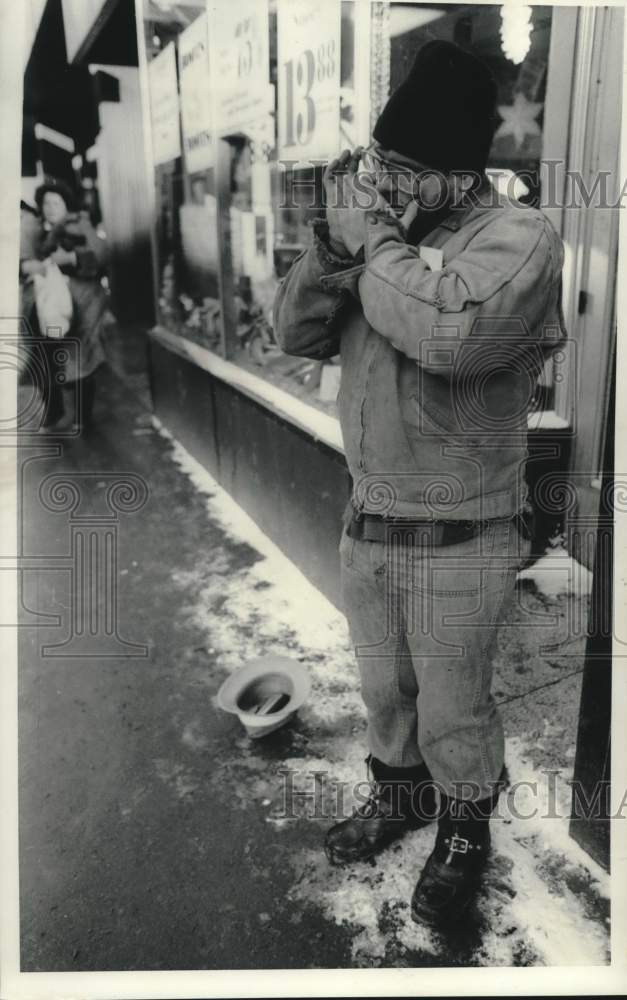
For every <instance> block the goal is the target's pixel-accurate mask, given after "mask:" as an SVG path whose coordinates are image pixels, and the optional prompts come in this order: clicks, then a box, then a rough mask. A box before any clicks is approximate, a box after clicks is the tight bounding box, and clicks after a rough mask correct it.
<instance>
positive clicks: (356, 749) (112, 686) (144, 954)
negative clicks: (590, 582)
mask: <svg viewBox="0 0 627 1000" xmlns="http://www.w3.org/2000/svg"><path fill="white" fill-rule="evenodd" d="M126 374H127V373H126ZM120 375H122V376H124V375H125V372H124V370H120V369H119V368H118V370H117V374H115V373H113V372H111V371H103V372H102V373H101V375H100V382H99V388H98V395H97V401H96V411H95V418H96V423H95V427H94V428H93V429H91V430H90V431H89V432H85V433H84V434H83V435H82V436H81V437H80V438H77V439H73V440H67V441H65V442H62V444H61V446H60V447H59V446H58V445H57V444H56V443H55V442H54V441H52V440H46V439H45V438H42V437H33V438H31V439H29V441H30V445H29V447H25V448H24V449H23V450H22V453H21V462H20V467H21V475H22V491H23V498H24V504H23V511H22V519H21V523H22V529H23V555H28V556H29V557H32V560H33V566H34V568H33V569H29V570H26V571H24V573H23V588H22V609H23V610H22V622H23V628H22V629H21V632H20V789H21V794H20V831H21V832H20V854H21V862H20V863H21V935H22V970H23V971H43V970H46V971H62V970H69V971H79V970H103V971H104V970H132V969H144V970H148V969H229V968H231V969H252V968H313V967H320V968H341V967H350V966H404V967H420V966H446V965H552V964H565V965H568V964H576V963H581V964H603V963H605V962H607V960H608V948H609V936H608V935H609V902H608V899H607V895H608V879H607V876H606V875H605V873H604V872H603V871H602V870H601V869H599V868H598V866H597V865H595V863H594V862H592V861H591V860H590V859H589V858H588V857H587V855H585V854H584V853H583V851H581V849H580V848H578V847H577V845H575V844H574V842H572V841H571V840H570V839H569V838H568V836H567V820H566V819H562V820H557V819H552V820H541V819H540V818H538V817H535V818H532V819H528V820H527V819H521V818H520V817H518V818H516V817H513V818H512V816H511V815H507V816H506V817H505V818H503V819H502V820H496V821H495V822H494V824H493V826H494V831H495V832H494V852H493V857H492V860H491V862H490V866H489V870H488V874H487V876H486V885H485V888H484V890H483V892H482V894H481V896H480V898H479V900H478V902H477V905H476V907H475V910H474V911H473V914H472V915H471V919H467V920H466V921H465V922H464V925H463V927H462V928H461V929H458V930H457V931H456V932H455V933H449V934H445V935H442V934H439V933H435V932H433V931H430V930H429V929H427V928H424V927H419V926H416V925H415V924H413V923H412V922H411V920H410V919H409V910H408V903H409V898H410V895H411V890H412V887H413V883H414V881H415V879H416V877H417V875H418V873H419V871H420V868H421V866H422V864H423V863H424V860H425V858H426V857H427V855H428V853H429V851H430V850H431V845H432V842H433V837H434V830H433V828H427V829H425V830H423V831H419V832H416V833H413V834H411V835H409V836H408V837H406V838H405V839H404V840H403V841H402V842H400V843H399V844H397V845H395V846H393V847H391V848H389V849H388V850H387V851H386V852H384V854H383V855H382V856H381V858H380V859H378V860H377V862H376V863H375V864H373V865H368V866H365V867H364V866H356V865H355V866H349V867H347V868H344V869H334V868H331V867H330V866H329V865H328V863H327V861H326V858H325V856H324V854H323V853H322V851H321V849H320V845H321V840H322V836H323V833H324V829H325V828H326V826H327V825H328V823H329V820H328V818H326V817H324V816H321V813H324V812H328V811H329V808H331V807H332V805H333V801H335V800H334V798H333V795H330V800H331V806H329V801H326V803H325V801H323V802H322V803H321V802H320V800H319V798H316V787H317V786H316V780H318V782H322V786H323V790H324V791H325V795H326V794H327V793H329V790H331V791H332V789H333V787H334V785H333V783H334V782H339V783H340V784H341V783H342V782H345V783H346V786H347V787H348V785H349V784H350V783H351V782H354V781H358V780H361V779H363V778H364V776H365V765H364V761H363V758H364V755H365V750H364V727H365V722H364V715H363V709H362V705H361V700H360V698H359V690H358V681H357V671H356V667H355V664H354V661H353V657H352V653H351V650H350V644H349V640H348V636H347V633H346V627H345V623H344V620H343V618H342V616H341V615H340V614H339V613H338V612H337V611H336V610H335V609H334V608H333V607H332V606H331V605H330V604H329V603H328V602H327V601H326V600H325V599H324V598H323V597H322V596H321V595H320V594H319V593H318V592H316V591H315V590H314V589H313V588H312V587H311V586H310V585H309V584H308V583H307V582H306V581H304V579H303V578H302V576H301V575H300V573H299V572H298V571H297V570H296V569H295V568H294V567H293V566H291V564H289V563H288V561H287V560H286V559H285V558H284V557H283V556H282V555H281V554H280V553H279V552H278V550H276V549H275V548H274V546H272V545H271V543H269V542H268V540H267V539H265V538H264V536H262V535H261V533H260V532H259V531H258V529H256V527H255V526H254V525H253V524H252V522H250V521H249V519H248V518H247V517H246V516H245V515H244V514H243V513H242V512H240V511H239V510H238V509H237V508H236V507H235V505H233V504H232V502H231V501H230V500H229V498H227V497H226V496H225V495H224V494H223V493H222V491H221V490H220V489H219V487H217V485H216V484H214V483H213V482H212V480H211V479H210V477H209V476H208V475H207V474H206V473H205V472H204V470H202V469H201V467H200V466H198V465H197V463H195V462H194V461H193V459H191V458H190V457H189V456H188V455H187V454H186V453H185V452H184V451H183V449H182V448H180V446H178V445H177V444H176V442H173V441H172V440H171V439H170V438H169V437H168V435H167V434H166V433H164V432H163V429H161V428H160V427H159V425H158V422H155V421H154V420H153V418H152V415H151V413H150V411H149V409H148V408H147V403H148V397H147V393H146V391H145V384H144V382H142V379H141V376H140V375H139V374H138V373H137V372H135V373H132V372H131V381H130V382H129V381H128V379H127V380H126V381H124V380H123V379H120V378H119V377H118V376H120ZM50 476H54V477H57V478H56V479H53V480H51V479H49V477H50ZM63 482H69V483H73V484H74V488H75V490H76V491H77V494H78V499H76V497H74V499H72V500H71V502H64V501H63V495H62V494H63V491H64V490H65V492H66V493H67V490H68V489H69V488H70V487H67V486H63V485H62V483H63ZM114 483H118V484H119V483H126V486H122V487H118V492H117V493H115V491H114V492H113V493H112V492H111V490H112V489H113V485H112V484H114ZM42 484H45V485H42ZM120 491H121V492H120ZM112 497H113V500H112ZM116 497H117V500H116ZM120 497H121V499H120ZM125 497H126V499H124V498H125ZM112 504H113V513H112V509H111V507H112ZM134 507H135V508H137V509H133V508H134ZM81 518H82V520H81ZM107 532H108V533H109V534H108V535H107ZM105 535H106V536H107V537H108V538H109V539H110V542H109V543H106V542H102V544H103V545H104V546H105V547H104V549H103V550H102V551H103V552H104V553H106V552H109V554H110V553H111V552H112V551H116V552H117V565H115V580H116V588H115V591H116V592H115V595H113V596H114V598H115V600H113V601H112V599H111V595H110V596H109V599H108V601H109V602H108V605H107V607H108V608H109V611H108V616H106V617H105V618H104V619H103V618H97V617H94V618H93V621H92V620H91V619H90V620H89V621H90V627H91V633H90V635H82V636H78V635H77V629H76V622H74V621H73V619H72V613H71V612H72V607H73V606H74V603H75V598H74V596H73V591H72V581H73V580H75V579H76V573H77V572H78V571H79V569H77V567H79V568H80V565H82V564H81V563H80V559H79V560H78V562H77V559H78V556H77V552H80V553H82V555H81V556H80V558H82V559H85V558H88V555H86V553H87V554H88V553H89V552H93V551H95V550H94V549H90V548H89V546H90V545H92V546H95V547H96V548H97V547H98V545H99V544H100V541H99V540H101V539H102V538H104V537H105ZM80 539H83V541H82V542H81V541H80ZM94 539H95V540H94ZM81 545H82V546H84V547H83V548H80V546H81ZM107 545H109V548H108V549H107V548H106V546H107ZM77 546H78V548H77ZM98 551H100V550H98ZM103 558H104V556H103ZM106 600H107V599H106V597H105V596H103V595H102V594H101V595H100V596H98V595H95V596H94V599H93V602H92V605H91V607H92V608H94V607H100V608H101V610H102V607H101V606H102V605H103V602H105V603H106ZM573 600H576V601H579V602H581V601H582V600H583V599H582V598H576V599H574V598H573V599H570V601H569V599H568V598H559V599H551V600H550V601H547V598H546V597H544V596H543V595H542V594H539V593H537V592H536V591H535V590H534V588H533V587H529V586H524V587H523V586H521V588H520V600H519V601H518V602H517V603H516V605H515V607H514V608H513V609H512V611H511V614H510V617H509V619H508V627H507V628H503V629H502V630H501V633H500V638H499V650H498V654H497V659H496V674H495V684H494V689H495V693H496V696H497V699H498V701H499V702H500V703H501V705H502V710H503V714H504V721H505V725H506V730H507V736H508V766H509V770H510V776H511V778H512V780H513V781H516V780H522V779H531V780H536V781H538V783H539V786H540V788H541V790H542V789H544V784H545V772H546V770H550V771H552V772H554V773H555V775H556V777H555V782H556V790H555V796H556V799H557V801H559V802H560V803H562V804H563V805H564V806H565V808H566V809H567V804H568V787H567V785H566V784H565V781H566V780H567V778H568V777H569V775H570V773H571V771H572V764H573V758H574V743H575V734H576V730H575V727H576V719H577V711H578V697H579V688H580V682H581V670H582V667H583V635H582V636H580V637H579V638H578V639H577V640H575V641H574V642H573V641H570V642H568V643H566V644H564V642H562V645H560V644H559V640H560V638H561V639H562V640H565V639H567V638H568V637H569V635H571V633H572V617H571V618H570V619H569V618H568V617H567V614H566V611H567V610H569V611H570V612H572V602H573ZM584 604H585V601H584ZM112 608H113V609H114V610H111V609H112ZM579 611H580V613H581V615H584V616H585V607H581V608H580V609H579ZM116 613H117V620H116ZM548 614H550V615H551V616H552V617H551V619H550V621H551V622H552V625H550V626H547V615H548ZM530 615H531V616H532V617H533V616H535V618H536V620H539V619H542V621H543V624H542V625H541V626H539V627H530V625H529V616H530ZM50 616H53V617H50ZM565 630H566V631H565ZM569 630H570V631H569ZM87 631H88V632H89V628H88V629H87ZM547 635H548V636H549V639H550V643H552V644H553V647H554V648H553V649H552V650H550V651H546V650H544V652H540V651H539V648H540V645H543V646H546V645H547V642H546V638H547ZM70 640H71V641H70ZM64 642H65V643H66V644H65V645H63V646H62V645H60V644H61V643H64ZM124 643H126V644H127V645H124ZM129 643H130V644H134V645H128V644H129ZM44 647H47V648H45V649H44ZM269 652H277V653H281V654H282V655H288V656H292V657H295V658H298V659H300V660H301V661H302V662H304V663H305V664H306V665H307V666H308V668H309V670H310V673H311V676H312V682H313V688H312V694H311V697H310V699H309V701H308V702H307V704H306V705H305V706H304V707H303V709H302V710H301V712H300V713H299V715H298V716H297V717H296V719H295V720H294V721H293V723H292V724H291V725H290V726H288V727H286V728H285V729H283V730H281V731H279V732H277V733H275V734H273V735H272V736H269V737H267V738H265V739H264V740H261V741H254V742H253V741H251V740H249V739H248V738H247V737H246V735H245V733H244V731H243V729H242V728H241V726H240V723H239V721H238V720H237V718H235V717H233V716H230V715H225V714H224V713H222V712H221V711H220V710H219V709H218V708H217V706H216V703H215V695H216V692H217V690H218V688H219V686H220V684H221V682H222V681H223V679H224V678H225V677H226V676H227V674H228V673H229V672H230V671H232V670H233V669H234V668H235V667H237V666H239V665H241V664H243V663H244V662H246V660H247V659H249V658H251V657H253V656H256V655H259V654H261V653H269ZM69 654H75V655H69ZM129 654H132V655H129ZM138 654H145V655H138ZM315 772H318V773H319V774H322V777H321V778H320V777H319V778H318V779H316V778H315V777H314V774H315ZM286 783H287V785H288V786H289V788H290V789H291V792H292V795H291V796H289V797H288V805H289V806H290V807H291V811H290V810H288V813H287V814H286V811H285V802H286V799H285V795H286V792H285V789H286ZM299 792H300V793H301V794H298V793H299ZM542 794H544V792H542V791H541V795H542ZM348 801H349V799H348V797H347V802H348ZM521 811H522V810H521Z"/></svg>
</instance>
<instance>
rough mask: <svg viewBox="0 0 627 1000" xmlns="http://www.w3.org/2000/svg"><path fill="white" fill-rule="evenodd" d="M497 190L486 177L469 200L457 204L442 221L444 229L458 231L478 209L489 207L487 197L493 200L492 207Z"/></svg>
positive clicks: (441, 224)
mask: <svg viewBox="0 0 627 1000" xmlns="http://www.w3.org/2000/svg"><path fill="white" fill-rule="evenodd" d="M497 197H498V195H497V192H496V189H495V188H494V186H493V185H492V184H491V182H490V179H489V178H488V177H484V178H483V180H482V182H481V184H480V185H479V187H478V188H477V190H476V191H475V193H474V195H473V196H472V198H471V200H470V201H469V202H462V203H460V204H459V205H455V206H454V207H453V208H452V209H451V211H450V213H449V214H448V215H447V216H446V217H445V218H444V219H443V220H442V221H441V222H440V226H442V227H443V228H444V229H449V230H450V231H451V232H453V233H456V232H457V230H458V229H461V227H462V226H463V225H464V223H465V222H467V221H468V218H469V217H470V216H471V215H473V214H474V213H475V212H477V211H484V210H486V209H487V208H488V205H487V199H488V198H490V199H491V200H492V207H493V205H494V200H495V198H497Z"/></svg>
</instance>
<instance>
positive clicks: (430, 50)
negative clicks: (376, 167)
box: [373, 40, 496, 173]
mask: <svg viewBox="0 0 627 1000" xmlns="http://www.w3.org/2000/svg"><path fill="white" fill-rule="evenodd" d="M495 105H496V83H495V81H494V78H493V76H492V74H491V73H490V70H489V69H488V68H487V66H485V65H484V63H482V62H481V60H480V59H477V57H476V56H474V55H472V54H471V53H470V52H466V51H465V50H464V49H461V48H459V46H458V45H453V43H452V42H445V41H438V40H436V41H431V42H427V43H426V45H423V47H422V48H421V49H419V51H418V53H417V55H416V58H415V60H414V64H413V66H412V68H411V70H410V71H409V74H408V76H407V77H406V79H405V80H404V81H403V83H401V85H400V87H398V88H397V89H396V90H395V91H394V93H393V94H392V96H391V97H390V99H389V100H388V102H387V104H386V105H385V107H384V109H383V111H382V112H381V114H380V115H379V118H378V120H377V124H376V125H375V128H374V132H373V136H374V138H375V139H376V140H377V142H378V143H379V144H380V145H381V146H382V147H383V148H384V149H394V150H396V151H397V152H398V153H402V154H403V155H404V156H408V157H410V158H411V159H413V160H417V161H418V162H419V163H422V164H424V165H425V166H427V167H432V168H434V169H436V170H442V171H444V172H445V173H447V172H450V171H453V170H468V171H476V172H481V171H483V170H484V169H485V166H486V163H487V159H488V153H489V152H490V145H491V143H492V136H493V134H494V127H495V124H496V117H495V111H496V108H495Z"/></svg>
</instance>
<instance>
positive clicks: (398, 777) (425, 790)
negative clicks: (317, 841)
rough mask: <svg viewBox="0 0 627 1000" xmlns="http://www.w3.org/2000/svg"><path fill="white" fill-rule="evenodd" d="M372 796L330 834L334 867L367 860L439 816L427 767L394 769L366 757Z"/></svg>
mask: <svg viewBox="0 0 627 1000" xmlns="http://www.w3.org/2000/svg"><path fill="white" fill-rule="evenodd" d="M366 764H367V765H369V768H368V777H369V779H370V794H369V796H368V798H367V800H366V802H364V804H363V805H361V806H358V807H357V808H356V809H354V810H353V814H352V816H351V817H350V818H349V819H345V820H342V821H341V822H339V823H336V824H335V825H334V826H332V827H331V828H330V830H328V831H327V834H326V837H325V841H324V850H325V853H326V855H327V858H328V859H329V861H330V862H331V864H343V863H346V862H350V861H367V860H369V859H370V858H372V857H374V855H375V854H378V852H379V851H381V850H382V849H383V848H384V847H386V846H387V845H388V844H389V843H391V842H392V841H393V840H396V839H397V838H399V837H401V836H403V834H404V833H406V832H407V830H410V829H413V830H416V829H419V828H420V827H421V826H425V825H426V824H427V823H430V822H431V821H432V820H434V819H435V818H436V816H437V814H438V805H439V804H438V800H437V796H436V791H435V786H434V784H433V779H432V777H431V774H430V772H429V770H428V768H427V766H426V764H420V765H419V766H417V767H403V768H393V767H388V766H387V765H386V764H383V763H382V761H380V760H377V758H376V757H372V756H369V757H366Z"/></svg>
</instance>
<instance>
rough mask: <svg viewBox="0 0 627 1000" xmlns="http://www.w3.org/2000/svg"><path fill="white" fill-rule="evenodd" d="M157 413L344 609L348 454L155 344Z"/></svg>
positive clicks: (153, 368)
mask: <svg viewBox="0 0 627 1000" xmlns="http://www.w3.org/2000/svg"><path fill="white" fill-rule="evenodd" d="M150 343H151V352H150V353H151V376H152V392H153V400H154V406H155V412H156V414H157V416H158V417H159V419H160V420H161V421H162V423H163V424H164V425H165V427H167V429H168V430H169V431H170V432H171V433H172V434H173V435H174V437H175V438H176V439H177V440H178V441H180V442H181V444H182V445H183V446H184V447H185V448H186V449H187V451H189V452H190V454H191V455H192V456H193V457H194V458H195V459H196V460H197V461H198V462H200V463H201V465H203V466H204V467H205V468H206V469H207V470H208V471H209V472H210V473H211V475H212V476H214V478H215V479H216V480H217V481H218V483H220V485H221V486H222V487H224V489H225V490H227V492H228V493H229V494H230V495H231V496H232V497H233V499H234V500H235V501H236V503H238V504H239V505H240V506H241V507H242V508H243V510H245V511H246V513H247V514H249V515H250V516H251V517H252V518H253V519H254V520H255V521H256V523H257V524H258V525H259V527H260V528H261V529H262V531H264V532H265V533H266V534H267V535H268V537H269V538H270V539H271V540H272V541H273V542H274V543H275V544H276V545H277V546H278V547H279V548H280V549H281V550H282V551H283V552H284V553H285V554H286V555H287V556H288V558H289V559H291V560H292V561H293V562H294V563H295V564H296V565H297V566H298V568H299V569H300V570H301V571H302V572H303V573H304V575H305V576H306V577H308V579H310V580H311V582H312V583H313V584H314V585H315V586H316V587H318V589H319V590H321V591H322V593H323V594H324V595H325V596H326V597H328V598H329V600H330V601H332V602H333V604H335V605H336V606H338V607H339V606H340V584H339V561H338V551H337V550H338V543H339V539H340V533H341V518H342V513H343V511H344V507H345V506H346V502H347V500H348V497H349V494H350V478H349V475H348V471H347V468H346V463H345V460H344V456H343V454H341V453H339V452H338V451H337V450H336V449H334V448H332V447H331V446H330V445H328V444H326V443H324V442H322V441H318V440H316V439H315V438H314V437H313V436H312V435H311V434H309V433H307V432H306V431H305V430H301V429H300V428H298V427H296V426H295V425H294V424H292V423H290V422H288V421H286V420H285V419H284V418H283V417H281V416H280V415H278V414H277V413H274V412H272V411H271V410H270V409H269V408H268V406H265V405H263V403H261V402H259V401H257V400H255V399H253V398H251V397H250V396H249V395H247V394H246V393H244V392H242V391H241V390H240V389H239V388H237V387H235V386H232V385H229V384H228V383H226V382H224V381H223V380H222V379H220V378H217V377H215V376H214V375H212V374H211V373H209V372H208V371H205V370H203V369H202V368H200V367H199V366H198V365H196V364H194V362H192V361H190V360H188V359H187V358H184V357H182V356H181V355H180V354H178V353H174V352H173V351H172V350H170V349H169V348H168V347H167V346H165V345H164V343H163V341H162V340H161V339H160V338H159V336H158V334H157V335H153V336H152V337H151V342H150Z"/></svg>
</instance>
